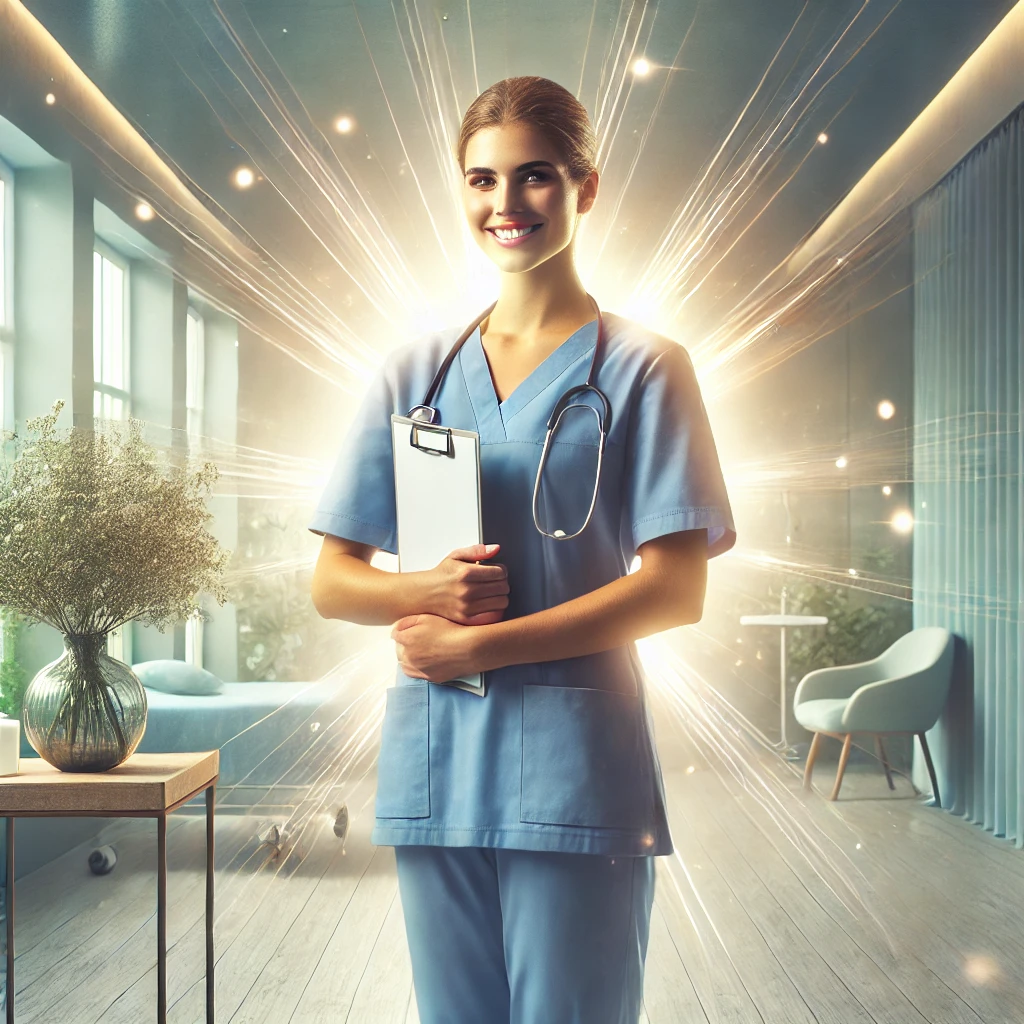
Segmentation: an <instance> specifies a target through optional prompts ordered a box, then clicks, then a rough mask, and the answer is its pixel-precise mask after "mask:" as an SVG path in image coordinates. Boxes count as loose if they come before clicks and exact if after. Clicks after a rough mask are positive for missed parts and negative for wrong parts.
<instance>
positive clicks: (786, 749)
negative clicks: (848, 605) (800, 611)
mask: <svg viewBox="0 0 1024 1024" xmlns="http://www.w3.org/2000/svg"><path fill="white" fill-rule="evenodd" d="M827 624H828V617H827V616H825V615H787V614H786V592H785V591H783V592H782V613H781V614H779V615H743V616H741V617H740V625H741V626H778V627H779V632H780V645H779V661H780V663H781V670H780V675H779V703H780V718H781V722H780V731H781V737H780V739H779V742H778V743H777V744H775V746H776V748H777V749H778V750H780V751H781V753H782V756H783V757H785V758H786V759H787V760H790V761H793V760H796V759H797V758H798V757H799V754H798V753H797V752H796V750H794V749H793V748H792V747H791V746H790V745H789V742H788V740H787V739H786V711H787V699H786V669H787V666H786V630H787V629H791V628H793V627H794V626H825V625H827Z"/></svg>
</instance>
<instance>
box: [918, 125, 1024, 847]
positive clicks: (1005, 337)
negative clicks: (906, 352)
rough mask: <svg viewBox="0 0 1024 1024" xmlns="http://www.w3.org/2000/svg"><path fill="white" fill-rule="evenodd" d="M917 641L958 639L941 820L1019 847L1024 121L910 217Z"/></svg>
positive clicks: (943, 726) (1022, 791) (1023, 792)
mask: <svg viewBox="0 0 1024 1024" xmlns="http://www.w3.org/2000/svg"><path fill="white" fill-rule="evenodd" d="M913 223H914V281H915V286H914V505H915V507H914V516H915V519H916V525H915V529H914V570H913V572H914V625H915V626H926V625H940V626H945V627H947V628H948V629H950V630H952V631H953V632H954V633H956V634H958V636H959V637H961V638H962V642H959V641H958V651H957V659H956V670H955V678H954V683H953V691H952V694H951V696H950V701H949V704H948V705H947V707H946V711H945V713H944V714H943V716H942V718H941V719H940V721H939V723H938V725H937V726H936V727H935V728H934V729H933V730H932V731H931V733H929V736H928V739H929V744H930V745H931V747H932V751H933V756H935V759H936V771H937V774H938V780H939V788H940V790H941V794H942V804H943V806H944V807H946V808H948V809H949V810H951V811H953V812H954V813H957V814H960V815H963V816H964V817H966V818H967V819H968V820H970V821H972V822H975V823H977V824H978V825H981V826H983V827H984V828H986V829H989V830H991V831H993V832H994V833H995V834H996V835H999V836H1005V837H1007V838H1008V839H1012V840H1014V841H1015V843H1016V845H1017V846H1024V781H1022V779H1021V770H1022V766H1024V703H1022V701H1021V684H1022V680H1021V669H1022V666H1024V648H1022V643H1024V637H1022V634H1021V596H1022V589H1021V586H1022V585H1021V575H1022V573H1021V570H1022V568H1024V562H1022V555H1024V543H1022V538H1024V532H1022V523H1021V499H1022V496H1024V495H1022V486H1021V480H1022V475H1021V469H1022V466H1021V452H1022V449H1021V438H1020V411H1021V398H1022V387H1021V377H1020V374H1021V350H1022V345H1024V340H1022V339H1024V108H1022V109H1019V110H1018V111H1017V112H1016V113H1015V114H1014V115H1013V116H1012V117H1010V118H1009V119H1008V120H1007V121H1006V122H1004V123H1003V124H1002V125H1001V126H1000V127H999V128H998V129H997V130H996V131H995V132H993V133H992V134H991V135H990V136H989V137H988V138H987V139H986V140H985V141H984V142H982V143H981V144H980V145H979V146H978V147H977V148H976V149H975V150H973V151H972V152H971V153H970V154H969V156H967V157H966V158H965V159H964V161H963V162H962V163H960V164H959V165H958V166H957V167H956V168H955V169H954V170H953V171H952V172H951V173H950V174H949V175H948V176H947V177H946V178H945V179H944V180H943V181H942V182H941V183H940V184H939V185H938V186H936V187H935V189H933V190H932V191H931V192H930V193H929V194H928V195H927V196H925V197H923V198H922V199H921V200H920V201H919V202H918V203H917V204H916V207H915V209H914V218H913Z"/></svg>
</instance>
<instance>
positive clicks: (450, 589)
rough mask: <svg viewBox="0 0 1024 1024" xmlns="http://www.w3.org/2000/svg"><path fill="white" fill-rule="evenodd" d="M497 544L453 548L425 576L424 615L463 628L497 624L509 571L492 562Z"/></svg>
mask: <svg viewBox="0 0 1024 1024" xmlns="http://www.w3.org/2000/svg"><path fill="white" fill-rule="evenodd" d="M500 548H501V545H500V544H472V545H470V546H469V547H466V548H456V549H455V550H454V551H452V552H451V553H450V554H449V555H447V556H446V557H445V558H443V559H442V560H441V561H440V562H439V563H438V564H437V565H436V566H435V567H434V568H433V569H428V570H427V571H426V572H425V573H424V575H425V576H426V578H427V581H428V591H429V593H428V596H427V603H426V605H425V611H426V612H428V613H429V614H433V615H439V616H441V617H442V618H445V619H449V620H451V621H452V622H457V623H460V624H461V625H464V626H485V625H487V624H488V623H491V622H499V621H500V620H501V618H502V616H503V615H504V614H505V609H506V608H507V607H508V570H507V569H506V568H505V566H503V565H501V564H500V563H493V564H491V565H478V564H477V563H478V562H481V561H482V560H484V559H486V558H492V557H493V556H494V555H496V554H497V553H498V551H499V550H500Z"/></svg>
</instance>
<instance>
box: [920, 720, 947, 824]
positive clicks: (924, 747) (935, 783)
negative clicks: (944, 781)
mask: <svg viewBox="0 0 1024 1024" xmlns="http://www.w3.org/2000/svg"><path fill="white" fill-rule="evenodd" d="M917 738H918V739H919V740H920V741H921V751H922V752H923V753H924V763H925V764H926V765H928V777H929V778H930V779H931V780H932V793H933V794H934V795H935V806H936V807H941V806H942V800H941V798H940V797H939V780H938V779H937V778H936V777H935V765H933V764H932V754H931V751H930V750H929V749H928V740H926V739H925V735H924V733H923V732H919V733H918V734H917Z"/></svg>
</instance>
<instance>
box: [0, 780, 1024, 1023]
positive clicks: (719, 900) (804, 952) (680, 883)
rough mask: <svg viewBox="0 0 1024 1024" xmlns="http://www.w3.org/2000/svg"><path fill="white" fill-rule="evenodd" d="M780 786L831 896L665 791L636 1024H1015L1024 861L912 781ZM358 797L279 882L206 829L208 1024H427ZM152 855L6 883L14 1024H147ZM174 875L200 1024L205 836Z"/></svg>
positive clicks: (227, 836) (133, 824)
mask: <svg viewBox="0 0 1024 1024" xmlns="http://www.w3.org/2000/svg"><path fill="white" fill-rule="evenodd" d="M828 768H829V766H828V765H827V764H826V765H822V768H821V769H820V771H821V778H820V779H819V782H820V785H821V787H822V789H825V788H826V786H827V785H829V784H830V779H829V777H828V775H829V772H828ZM783 776H784V778H785V779H786V780H787V781H786V782H785V783H784V785H785V788H786V789H788V790H789V791H790V795H788V796H787V795H786V792H785V790H783V793H782V799H780V800H778V801H777V802H776V803H774V804H773V803H771V802H769V803H768V807H769V809H770V810H771V814H778V813H780V811H781V812H784V813H785V814H786V816H787V817H788V818H789V819H790V823H791V825H790V827H791V829H792V828H796V829H797V832H795V833H793V834H795V835H798V836H799V834H800V833H799V830H800V829H802V830H803V831H804V838H803V839H802V840H800V842H801V843H803V844H805V845H807V844H811V843H813V844H814V845H815V846H817V848H818V849H819V850H820V851H821V852H822V854H823V855H824V856H826V857H827V858H828V859H829V860H830V861H832V862H834V863H835V862H838V863H840V864H841V866H842V871H841V875H839V874H835V873H834V872H832V871H830V870H828V869H827V868H822V873H821V875H820V876H819V875H816V874H815V873H814V871H813V870H812V869H811V867H809V866H808V865H807V864H806V863H802V862H801V857H800V854H799V853H798V852H797V848H796V847H795V846H794V845H793V844H791V843H790V842H789V841H788V840H787V839H786V838H785V836H784V834H783V832H782V831H781V830H780V828H779V827H778V825H777V824H775V823H774V822H773V820H772V817H771V815H770V814H769V811H768V810H765V809H764V807H763V806H762V803H763V801H762V799H759V798H758V797H757V794H756V790H754V791H753V792H742V791H741V789H740V787H739V786H737V785H736V784H735V783H733V782H731V781H729V782H725V781H723V779H722V778H720V777H719V775H718V774H717V773H716V772H714V771H713V770H711V769H710V768H706V767H702V766H698V768H697V770H695V771H694V772H693V773H692V774H687V773H686V772H685V771H684V772H680V773H676V772H671V773H669V775H668V777H667V783H668V787H669V795H670V804H671V808H672V818H673V821H672V825H673V835H674V838H675V841H676V845H677V848H678V857H676V858H671V859H664V860H661V861H659V877H658V895H657V901H656V906H655V913H654V918H653V925H652V932H651V939H650V949H649V954H648V961H647V979H646V988H645V1013H646V1019H647V1021H649V1024H691V1022H693V1024H872V1022H877V1024H924V1022H930V1024H980V1022H986V1024H1019V1022H1021V1021H1024V925H1022V923H1021V916H1022V915H1021V908H1022V907H1024V853H1022V852H1020V851H1017V850H1015V849H1013V848H1012V846H1011V845H1010V844H1008V843H1005V842H1002V841H999V840H995V839H993V838H992V837H991V836H988V835H986V834H985V833H983V832H982V831H980V830H979V829H977V828H975V827H973V826H970V825H967V824H965V823H963V822H962V821H960V820H958V819H956V818H953V817H951V816H949V815H948V814H945V813H943V812H939V811H935V810H932V809H929V808H927V807H924V806H922V804H921V803H920V802H919V800H918V798H915V797H914V796H913V794H912V792H911V788H910V786H909V784H908V783H907V782H905V781H903V780H899V781H898V789H897V792H896V793H895V794H892V795H890V794H889V791H888V789H887V788H886V785H885V779H884V776H882V774H881V773H880V772H877V773H876V772H874V771H859V772H854V773H852V774H851V775H849V776H848V781H847V782H846V783H845V784H844V790H843V799H842V800H841V801H840V803H838V804H828V803H827V802H826V801H825V800H823V799H822V797H821V796H820V795H813V796H812V797H810V798H804V797H802V796H801V794H800V789H799V777H798V776H797V775H796V774H793V775H792V776H791V777H790V776H789V775H787V774H786V773H785V772H784V773H783ZM777 796H778V794H776V797H777ZM369 797H370V789H369V786H368V785H367V784H366V783H364V784H363V786H362V788H361V789H360V790H359V791H357V792H353V793H352V794H351V795H350V797H349V805H350V807H351V808H352V810H353V812H354V813H355V814H356V818H355V820H354V823H353V827H352V831H351V834H350V836H349V839H348V842H347V844H346V845H345V847H344V848H343V847H342V844H341V842H340V841H339V840H338V839H337V838H336V837H335V836H334V834H333V831H332V828H331V824H332V822H333V815H334V811H335V808H333V807H330V808H325V809H324V813H323V814H322V815H321V816H320V818H319V819H317V820H316V821H315V822H314V823H313V824H312V825H311V826H310V828H309V830H308V831H307V834H306V836H305V837H304V840H303V841H302V843H301V845H300V847H299V849H298V850H297V851H296V852H294V853H293V854H292V855H291V857H290V858H288V859H287V860H286V861H285V862H284V864H283V865H282V864H281V863H280V861H274V860H270V859H267V856H266V851H262V852H259V853H254V851H255V848H256V846H257V842H256V839H255V838H254V834H255V832H256V829H257V827H258V825H259V824H260V822H259V821H258V820H256V819H252V818H248V817H245V818H243V817H230V816H227V815H225V816H222V817H221V818H220V819H218V822H217V857H216V861H217V919H216V944H217V956H218V961H217V986H216V988H217V1008H218V1009H217V1020H218V1022H219V1024H262V1022H279V1024H286V1022H289V1021H290V1022H293V1024H320V1022H323V1024H328V1022H329V1024H341V1022H346V1021H348V1022H358V1024H363V1022H373V1024H392V1022H393V1024H410V1022H413V1021H417V1020H418V1018H417V1014H416V1008H415V1001H414V999H413V998H412V984H411V974H410V969H409V961H408V954H407V951H406V948H405V936H404V932H403V924H402V913H401V905H400V903H399V900H398V898H397V884H396V880H395V872H394V858H393V854H392V851H391V850H390V849H387V848H381V849H376V850H375V849H374V848H373V847H371V846H370V845H369V842H368V838H367V837H368V828H369V809H370V805H369V803H368V800H369ZM154 836H155V825H154V823H153V822H151V821H131V820H128V821H119V822H116V823H114V824H113V825H112V826H111V827H110V828H108V829H106V830H105V832H104V834H103V836H102V841H103V842H108V843H113V844H114V845H115V846H116V848H117V850H118V854H119V861H118V865H117V868H116V869H115V871H114V872H113V873H112V874H110V875H108V876H105V877H102V878H97V877H94V876H92V875H91V874H90V873H89V871H88V868H87V866H86V856H87V854H88V852H89V850H90V849H91V848H92V846H93V845H96V844H93V843H90V844H88V845H86V846H83V847H80V848H78V849H77V850H74V851H72V852H70V853H69V854H67V855H65V856H63V857H61V858H60V859H59V860H57V861H54V862H52V863H50V864H48V865H45V866H44V867H43V868H41V869H39V870H38V871H35V872H33V873H32V874H30V875H28V876H26V877H24V878H22V879H20V880H19V882H18V888H17V905H16V921H17V942H16V949H17V961H16V974H15V977H16V982H17V1010H18V1014H17V1020H18V1022H19V1024H33V1022H34V1024H96V1022H101V1021H102V1022H105V1024H107V1022H109V1024H140V1022H145V1021H150V1020H153V1019H155V1017H154V1007H155V1003H156V966H155V943H156V918H155V876H154V868H155V847H154ZM858 844H860V845H859V848H858ZM843 858H848V859H847V860H843ZM168 862H169V865H170V867H171V873H170V879H169V898H170V901H171V906H170V912H169V927H168V941H169V944H170V953H169V963H168V977H169V980H168V986H169V1000H170V1004H171V1008H170V1012H169V1019H170V1020H171V1021H173V1022H175V1024H194V1022H200V1021H202V1020H203V1019H204V1016H203V1010H204V983H203V963H204V936H203V919H202V915H203V905H204V904H203V899H204V892H203V874H202V868H203V864H204V826H203V819H202V818H201V817H191V816H186V815H184V814H180V813H179V814H178V815H175V816H173V817H172V819H171V824H170V828H169V834H168ZM817 863H818V865H819V867H821V866H822V865H824V864H825V860H824V859H820V860H819V861H817ZM842 877H846V878H849V879H852V880H853V884H854V886H855V891H856V895H857V896H859V897H861V898H862V899H863V901H864V904H865V905H863V906H858V905H857V904H856V902H855V897H854V896H851V894H850V892H844V890H843V888H842ZM844 904H845V905H844ZM871 914H874V915H875V916H876V920H872V917H871ZM481 1024H486V1022H481ZM538 1024H540V1022H538ZM544 1024H547V1022H544Z"/></svg>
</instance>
